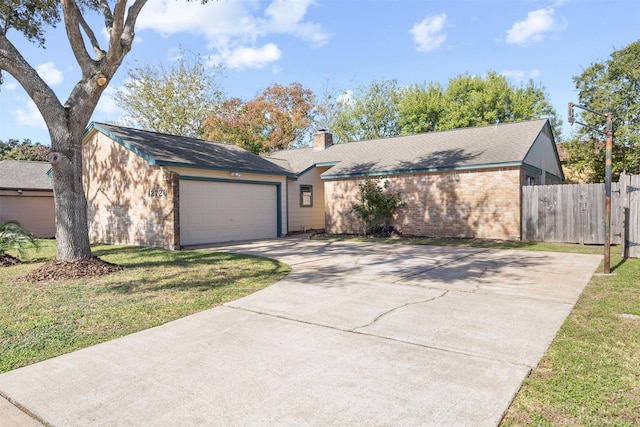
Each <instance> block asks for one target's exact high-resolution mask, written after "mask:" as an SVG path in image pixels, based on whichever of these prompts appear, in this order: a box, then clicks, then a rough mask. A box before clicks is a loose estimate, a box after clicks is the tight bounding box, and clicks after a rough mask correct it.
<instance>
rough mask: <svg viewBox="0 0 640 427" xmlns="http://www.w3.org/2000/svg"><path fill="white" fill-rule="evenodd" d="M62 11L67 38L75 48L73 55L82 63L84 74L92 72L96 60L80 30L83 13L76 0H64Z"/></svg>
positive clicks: (81, 67) (79, 63)
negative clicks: (93, 58) (89, 51)
mask: <svg viewBox="0 0 640 427" xmlns="http://www.w3.org/2000/svg"><path fill="white" fill-rule="evenodd" d="M61 3H62V13H63V15H64V26H65V29H66V31H67V38H68V39H69V44H70V45H71V49H72V50H73V55H74V56H75V57H76V61H78V65H80V69H81V70H82V74H83V76H85V77H86V76H87V75H89V74H91V71H92V70H93V69H94V68H95V67H94V62H93V60H92V59H91V56H89V53H88V52H87V49H86V47H85V44H84V38H83V37H82V33H81V32H80V26H79V22H80V20H82V19H83V18H82V14H81V13H80V10H79V9H78V6H77V5H76V2H75V1H74V0H62V1H61Z"/></svg>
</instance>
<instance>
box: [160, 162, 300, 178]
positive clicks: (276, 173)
mask: <svg viewBox="0 0 640 427" xmlns="http://www.w3.org/2000/svg"><path fill="white" fill-rule="evenodd" d="M155 164H156V165H159V166H173V167H180V168H188V169H203V170H214V171H222V172H244V173H254V174H259V175H273V176H284V177H287V178H289V177H291V178H296V176H295V175H293V174H289V173H278V172H267V171H261V170H254V169H240V168H219V167H214V166H202V165H194V164H191V163H180V162H168V161H163V160H160V161H157V162H156V163H155ZM296 179H297V178H296Z"/></svg>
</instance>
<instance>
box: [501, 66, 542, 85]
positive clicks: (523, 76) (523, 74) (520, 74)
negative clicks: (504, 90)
mask: <svg viewBox="0 0 640 427" xmlns="http://www.w3.org/2000/svg"><path fill="white" fill-rule="evenodd" d="M500 74H502V75H503V76H505V77H506V78H508V79H511V80H514V81H517V82H524V81H526V80H529V79H533V78H535V77H538V76H540V70H538V69H537V68H533V69H531V70H528V71H525V70H504V71H503V72H501V73H500Z"/></svg>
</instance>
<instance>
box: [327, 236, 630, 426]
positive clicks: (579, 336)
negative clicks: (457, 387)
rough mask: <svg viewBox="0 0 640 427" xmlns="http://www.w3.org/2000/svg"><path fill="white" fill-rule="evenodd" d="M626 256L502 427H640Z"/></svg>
mask: <svg viewBox="0 0 640 427" xmlns="http://www.w3.org/2000/svg"><path fill="white" fill-rule="evenodd" d="M322 238H325V237H322ZM332 239H333V237H332ZM339 239H341V240H344V239H347V238H339ZM352 240H358V241H369V242H370V241H377V242H386V243H396V244H407V243H411V244H428V245H446V246H465V247H488V248H495V249H524V250H535V251H552V252H577V253H589V254H598V255H600V254H603V248H602V246H585V245H572V244H557V243H538V242H502V241H489V242H487V241H482V240H478V241H476V240H444V241H443V240H434V239H371V238H355V239H352ZM619 253H620V249H619V247H612V250H611V267H612V272H613V274H611V275H601V274H596V275H594V276H593V277H592V278H591V280H590V282H589V283H588V284H587V286H586V287H585V289H584V291H583V293H582V295H581V297H580V299H579V300H578V302H577V303H576V306H575V307H574V309H573V311H572V312H571V314H570V315H569V316H568V317H567V319H566V321H565V323H564V324H563V326H562V327H561V328H560V330H559V331H558V334H557V335H556V337H555V340H554V341H553V343H552V344H551V346H550V348H549V350H548V351H547V352H546V354H545V355H544V357H543V358H542V360H541V361H540V363H539V364H538V366H537V367H536V368H535V369H534V370H533V371H532V372H531V374H530V375H529V377H528V378H527V379H526V380H525V381H524V382H523V385H522V387H521V389H520V391H519V392H518V394H517V396H516V398H515V399H514V401H513V403H512V404H511V406H510V408H509V409H508V411H507V413H506V414H505V417H504V419H503V420H502V423H501V425H502V426H604V425H615V426H638V425H640V259H628V260H624V259H622V258H621V257H620V254H619ZM602 269H603V264H602V263H601V264H600V267H599V271H598V272H599V273H602Z"/></svg>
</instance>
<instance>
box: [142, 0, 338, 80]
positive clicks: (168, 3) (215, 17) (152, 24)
mask: <svg viewBox="0 0 640 427" xmlns="http://www.w3.org/2000/svg"><path fill="white" fill-rule="evenodd" d="M312 4H313V0H274V1H273V2H271V3H270V4H269V5H268V6H267V7H266V8H261V6H260V2H257V1H255V0H234V1H214V2H208V3H207V4H204V5H202V4H200V2H177V1H175V0H150V1H149V3H148V4H147V5H146V6H145V8H144V9H143V10H142V12H141V13H140V17H139V19H138V24H137V26H136V30H137V31H141V30H154V31H157V32H158V33H160V34H162V35H163V36H166V37H168V36H171V35H173V34H175V33H178V32H185V33H190V34H196V35H200V36H203V37H205V38H206V39H207V42H208V47H209V48H210V49H213V50H214V51H215V52H214V55H213V56H215V57H218V58H219V59H222V60H226V59H229V60H231V61H234V62H231V63H227V64H226V65H227V66H229V67H230V68H238V67H258V68H260V67H264V65H265V61H275V60H277V59H278V58H280V55H281V53H280V50H279V49H278V47H277V46H276V45H275V44H273V43H266V44H263V46H262V47H256V43H257V41H258V39H260V38H262V37H268V36H270V35H273V34H286V35H290V36H293V37H296V38H298V39H301V40H305V41H308V42H311V44H312V45H313V46H323V45H325V44H326V43H327V42H328V39H329V35H328V34H327V33H326V32H325V31H324V29H323V28H322V26H321V25H320V24H317V23H314V22H309V21H305V20H304V17H305V15H306V13H307V10H308V8H309V6H310V5H312ZM260 57H262V58H263V59H262V60H260V59H259V58H260ZM274 58H275V59H274ZM252 64H253V65H252Z"/></svg>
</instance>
